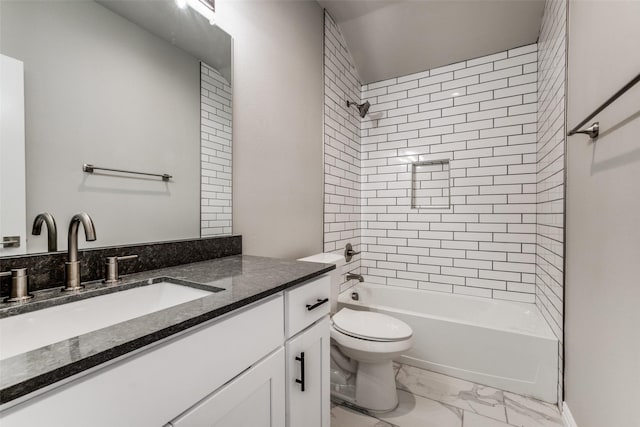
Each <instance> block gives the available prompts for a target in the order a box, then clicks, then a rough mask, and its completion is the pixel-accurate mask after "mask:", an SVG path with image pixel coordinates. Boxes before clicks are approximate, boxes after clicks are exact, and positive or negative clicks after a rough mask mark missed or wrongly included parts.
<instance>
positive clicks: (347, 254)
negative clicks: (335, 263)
mask: <svg viewBox="0 0 640 427" xmlns="http://www.w3.org/2000/svg"><path fill="white" fill-rule="evenodd" d="M356 255H360V252H356V251H354V250H353V246H351V243H347V246H345V247H344V259H345V261H347V262H349V261H351V258H353V257H354V256H356Z"/></svg>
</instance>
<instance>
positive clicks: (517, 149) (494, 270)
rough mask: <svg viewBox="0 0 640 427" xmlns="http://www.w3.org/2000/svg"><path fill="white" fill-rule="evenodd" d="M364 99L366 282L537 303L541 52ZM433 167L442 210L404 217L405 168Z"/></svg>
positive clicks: (398, 84)
mask: <svg viewBox="0 0 640 427" xmlns="http://www.w3.org/2000/svg"><path fill="white" fill-rule="evenodd" d="M361 99H362V101H365V100H367V101H369V102H370V103H371V109H370V110H369V114H368V115H367V117H366V118H365V119H363V120H362V123H361V127H360V137H361V138H360V142H361V163H360V166H361V190H362V193H361V198H362V200H361V203H362V207H361V209H362V214H361V219H362V240H361V243H362V245H361V247H362V251H363V253H362V261H361V262H362V272H363V274H365V275H366V279H367V281H370V282H374V283H380V284H386V285H392V286H404V287H411V288H420V289H429V290H436V291H443V292H453V293H459V294H465V295H476V296H481V297H488V298H497V299H508V300H514V301H522V302H528V303H533V302H535V301H536V264H535V263H536V243H537V240H536V212H537V211H536V204H537V198H536V194H537V180H536V173H537V163H536V152H537V150H536V148H537V146H536V130H537V114H536V112H537V105H536V104H537V100H538V99H537V45H536V44H532V45H528V46H523V47H519V48H516V49H511V50H509V51H505V52H500V53H496V54H493V55H489V56H486V57H483V58H475V59H472V60H469V61H463V62H459V63H456V64H452V65H448V66H446V67H441V68H437V69H433V70H429V71H424V72H420V73H416V74H412V75H408V76H403V77H399V78H394V79H389V80H386V81H383V82H376V83H371V84H368V85H364V86H362V93H361ZM439 160H446V161H449V168H450V170H449V174H450V179H449V181H450V182H449V186H450V196H449V202H450V207H449V208H446V209H443V208H435V209H434V208H412V207H411V196H412V194H411V191H412V190H411V183H412V174H411V168H412V163H416V162H423V161H439ZM428 186H429V184H428V183H425V182H424V181H423V182H422V183H421V187H422V188H423V189H428ZM434 186H436V187H438V188H435V189H434V190H435V191H438V192H441V191H442V190H441V187H442V185H441V183H439V182H434ZM424 194H426V193H424ZM434 194H435V192H434ZM439 194H440V193H438V194H437V195H439ZM437 195H436V196H437Z"/></svg>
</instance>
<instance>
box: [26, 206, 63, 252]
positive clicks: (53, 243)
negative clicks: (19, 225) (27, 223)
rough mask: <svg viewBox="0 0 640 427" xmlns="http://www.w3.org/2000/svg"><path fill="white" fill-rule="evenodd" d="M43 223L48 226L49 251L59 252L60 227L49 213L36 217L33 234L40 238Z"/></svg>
mask: <svg viewBox="0 0 640 427" xmlns="http://www.w3.org/2000/svg"><path fill="white" fill-rule="evenodd" d="M42 223H45V224H47V251H48V252H56V251H57V250H58V227H57V226H56V220H55V219H54V218H53V215H51V214H50V213H49V212H42V213H39V214H38V215H37V216H36V217H35V219H34V220H33V228H32V229H31V234H33V235H34V236H39V235H40V233H41V232H42Z"/></svg>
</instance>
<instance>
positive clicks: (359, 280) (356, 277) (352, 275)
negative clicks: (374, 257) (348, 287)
mask: <svg viewBox="0 0 640 427" xmlns="http://www.w3.org/2000/svg"><path fill="white" fill-rule="evenodd" d="M352 279H358V282H364V277H362V275H360V274H354V273H347V280H352Z"/></svg>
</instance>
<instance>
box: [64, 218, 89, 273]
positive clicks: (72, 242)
mask: <svg viewBox="0 0 640 427" xmlns="http://www.w3.org/2000/svg"><path fill="white" fill-rule="evenodd" d="M81 223H82V227H83V228H84V236H85V238H86V239H87V242H93V241H94V240H96V229H95V226H94V225H93V220H92V219H91V217H90V216H89V214H87V213H86V212H80V213H79V214H75V215H74V216H73V218H71V222H70V223H69V235H68V240H67V242H68V246H67V250H68V254H69V259H68V261H69V262H75V261H78V227H79V226H80V224H81Z"/></svg>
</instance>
